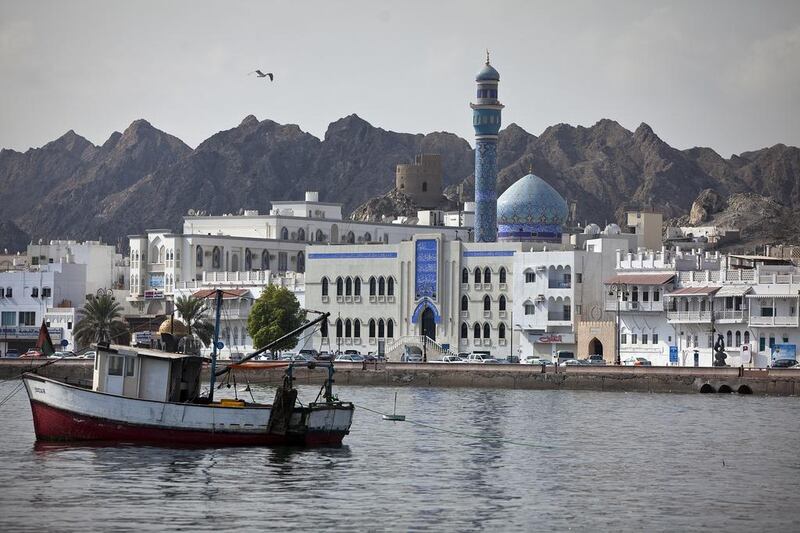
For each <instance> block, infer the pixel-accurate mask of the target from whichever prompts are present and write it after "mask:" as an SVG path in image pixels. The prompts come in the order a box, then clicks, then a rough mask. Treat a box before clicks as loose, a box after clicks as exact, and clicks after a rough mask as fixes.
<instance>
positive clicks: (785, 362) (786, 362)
mask: <svg viewBox="0 0 800 533" xmlns="http://www.w3.org/2000/svg"><path fill="white" fill-rule="evenodd" d="M772 368H800V362H798V361H797V359H776V360H775V362H774V363H772Z"/></svg>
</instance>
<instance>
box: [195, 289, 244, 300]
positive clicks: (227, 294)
mask: <svg viewBox="0 0 800 533" xmlns="http://www.w3.org/2000/svg"><path fill="white" fill-rule="evenodd" d="M215 292H216V289H203V290H202V291H197V292H196V293H194V294H192V296H194V297H195V298H198V299H200V298H211V297H212V296H214V293H215ZM249 292H250V290H249V289H222V299H223V300H233V299H235V298H241V297H242V296H245V295H246V294H248V293H249Z"/></svg>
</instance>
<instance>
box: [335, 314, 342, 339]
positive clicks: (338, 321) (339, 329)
mask: <svg viewBox="0 0 800 533" xmlns="http://www.w3.org/2000/svg"><path fill="white" fill-rule="evenodd" d="M336 336H337V337H339V338H342V319H341V318H337V319H336Z"/></svg>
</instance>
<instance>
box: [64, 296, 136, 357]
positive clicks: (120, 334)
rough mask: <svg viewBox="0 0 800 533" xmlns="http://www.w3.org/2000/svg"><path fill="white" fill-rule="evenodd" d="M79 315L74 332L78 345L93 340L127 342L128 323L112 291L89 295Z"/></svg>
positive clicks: (84, 344) (114, 342) (116, 342)
mask: <svg viewBox="0 0 800 533" xmlns="http://www.w3.org/2000/svg"><path fill="white" fill-rule="evenodd" d="M78 315H79V316H80V319H79V320H78V323H77V324H75V329H74V330H73V332H72V334H73V336H74V337H75V342H76V343H77V345H78V346H86V345H89V344H91V343H93V342H108V343H113V344H123V343H125V337H126V336H127V335H128V325H127V324H126V323H125V321H124V320H123V319H122V306H121V305H120V304H119V303H118V302H117V301H115V300H114V297H113V296H112V295H111V291H108V292H104V291H98V294H97V295H96V296H95V295H92V294H90V295H89V296H87V297H86V304H85V305H84V306H83V309H81V310H79V311H78Z"/></svg>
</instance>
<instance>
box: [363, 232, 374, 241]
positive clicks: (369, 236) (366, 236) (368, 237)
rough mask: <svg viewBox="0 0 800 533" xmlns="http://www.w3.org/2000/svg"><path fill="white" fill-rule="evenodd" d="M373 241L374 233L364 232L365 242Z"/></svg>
mask: <svg viewBox="0 0 800 533" xmlns="http://www.w3.org/2000/svg"><path fill="white" fill-rule="evenodd" d="M371 241H372V235H370V233H369V232H366V233H365V234H364V242H371Z"/></svg>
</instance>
